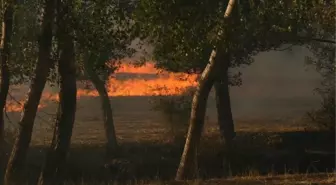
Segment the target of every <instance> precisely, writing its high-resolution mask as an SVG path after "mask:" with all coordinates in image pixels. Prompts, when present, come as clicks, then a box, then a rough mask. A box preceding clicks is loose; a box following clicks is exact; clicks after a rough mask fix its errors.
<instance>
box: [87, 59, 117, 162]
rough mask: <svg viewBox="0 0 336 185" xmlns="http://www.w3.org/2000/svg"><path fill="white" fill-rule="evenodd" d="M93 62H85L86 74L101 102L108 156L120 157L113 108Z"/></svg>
mask: <svg viewBox="0 0 336 185" xmlns="http://www.w3.org/2000/svg"><path fill="white" fill-rule="evenodd" d="M90 62H91V61H88V60H86V61H85V64H84V65H85V67H84V68H85V72H86V73H87V76H88V77H89V78H90V80H91V81H92V83H93V85H94V86H95V88H96V89H97V91H98V93H99V97H100V101H101V106H102V111H103V119H104V129H105V137H106V156H107V157H112V156H116V155H118V142H117V137H116V134H115V128H114V121H113V113H112V107H111V103H110V99H109V97H108V93H107V90H106V87H105V84H104V82H103V81H102V80H101V79H100V78H99V76H98V75H97V74H96V73H95V72H94V70H93V67H92V65H91V64H90Z"/></svg>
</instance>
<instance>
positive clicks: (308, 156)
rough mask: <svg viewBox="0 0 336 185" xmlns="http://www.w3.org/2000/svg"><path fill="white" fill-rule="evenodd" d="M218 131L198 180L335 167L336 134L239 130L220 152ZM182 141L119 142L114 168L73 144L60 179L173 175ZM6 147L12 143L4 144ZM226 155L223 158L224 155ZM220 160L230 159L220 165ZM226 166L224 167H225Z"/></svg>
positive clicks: (207, 141) (31, 173) (40, 152)
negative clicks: (228, 145)
mask: <svg viewBox="0 0 336 185" xmlns="http://www.w3.org/2000/svg"><path fill="white" fill-rule="evenodd" d="M218 138H219V137H218V136H216V135H210V136H205V137H203V140H202V147H201V151H200V154H199V169H200V170H199V178H201V179H212V178H222V177H227V176H228V175H229V176H246V175H268V174H273V175H279V174H280V175H281V174H297V173H324V172H331V171H333V170H334V168H335V152H334V151H335V134H334V133H326V132H319V131H310V132H308V131H300V132H299V131H297V132H277V133H276V132H272V133H270V132H264V133H248V132H239V133H238V134H237V137H236V139H235V145H234V147H233V148H232V149H231V151H224V150H223V148H222V145H221V143H220V141H219V139H218ZM183 144H184V141H183V140H180V141H175V143H160V142H155V143H154V142H141V143H139V142H128V143H121V148H120V154H119V156H120V157H119V158H118V159H116V160H115V161H120V162H119V163H114V164H116V165H115V166H110V167H108V168H105V167H104V164H106V163H109V161H112V159H111V160H106V159H104V147H103V146H102V145H101V146H100V145H97V144H89V143H85V142H83V144H82V145H75V146H72V148H71V151H70V154H69V157H68V162H67V164H66V166H65V168H64V172H65V173H64V176H63V178H65V179H67V180H71V181H100V182H107V181H110V180H118V182H123V181H124V182H126V181H127V182H129V181H130V180H137V181H139V180H158V179H159V180H163V181H164V180H171V179H173V178H174V176H175V173H176V169H177V166H178V164H179V160H180V157H181V153H182V150H183ZM8 151H10V147H9V146H8ZM45 151H46V147H45V146H32V147H31V148H30V151H29V155H28V159H27V165H26V176H25V177H24V178H27V180H29V182H31V183H33V182H34V181H36V179H37V177H38V175H39V172H40V170H41V166H42V164H43V161H44V153H45ZM224 156H226V157H224ZM224 158H226V159H229V160H230V163H229V165H228V163H224V160H223V159H224ZM224 164H225V165H224Z"/></svg>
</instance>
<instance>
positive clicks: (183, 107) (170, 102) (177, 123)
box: [151, 87, 195, 139]
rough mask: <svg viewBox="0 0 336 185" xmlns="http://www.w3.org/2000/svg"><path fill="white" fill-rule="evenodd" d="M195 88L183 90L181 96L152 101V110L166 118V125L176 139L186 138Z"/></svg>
mask: <svg viewBox="0 0 336 185" xmlns="http://www.w3.org/2000/svg"><path fill="white" fill-rule="evenodd" d="M194 92H195V88H194V87H190V88H187V89H183V90H181V94H180V95H174V96H167V95H162V94H161V95H159V96H156V97H153V98H152V99H151V104H152V110H155V111H158V112H160V113H161V114H162V116H163V117H164V120H165V121H164V123H165V124H166V125H167V126H168V128H169V131H170V134H171V136H172V137H173V138H174V139H177V138H180V137H181V136H184V135H185V133H186V131H187V127H188V120H189V117H190V111H191V103H192V97H193V94H194Z"/></svg>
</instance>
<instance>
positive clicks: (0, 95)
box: [0, 3, 14, 184]
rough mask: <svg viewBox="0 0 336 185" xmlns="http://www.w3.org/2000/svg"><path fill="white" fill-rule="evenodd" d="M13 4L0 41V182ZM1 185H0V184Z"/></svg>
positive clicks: (5, 14) (2, 168) (2, 169)
mask: <svg viewBox="0 0 336 185" xmlns="http://www.w3.org/2000/svg"><path fill="white" fill-rule="evenodd" d="M13 11H14V10H13V4H12V3H10V4H9V5H8V7H7V8H6V10H5V13H4V21H3V24H2V26H3V28H2V39H1V50H2V51H1V79H0V84H1V85H0V109H1V111H0V179H1V181H0V182H2V180H3V175H4V169H5V159H6V157H5V152H6V151H4V150H5V146H4V144H5V136H4V134H5V133H4V132H5V120H4V115H5V112H4V111H5V106H6V100H7V94H8V90H9V78H10V77H9V75H10V74H9V69H8V60H9V57H10V43H11V37H12V30H13ZM1 184H2V183H1Z"/></svg>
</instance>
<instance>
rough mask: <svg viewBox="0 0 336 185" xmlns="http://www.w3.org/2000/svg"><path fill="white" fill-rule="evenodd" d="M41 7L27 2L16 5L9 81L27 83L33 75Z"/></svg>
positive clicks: (35, 2) (36, 2)
mask: <svg viewBox="0 0 336 185" xmlns="http://www.w3.org/2000/svg"><path fill="white" fill-rule="evenodd" d="M41 8H42V5H41V4H40V2H39V1H35V0H34V1H29V2H24V3H22V4H18V5H16V8H15V14H14V22H13V23H14V24H13V36H12V45H11V46H12V47H11V51H12V52H11V56H10V66H9V67H10V71H11V75H12V76H11V81H12V83H14V84H18V83H25V82H27V81H28V80H29V79H30V77H31V76H32V74H33V71H34V68H35V63H36V60H37V52H38V35H39V32H40V26H39V23H40V20H39V16H37V15H41Z"/></svg>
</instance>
